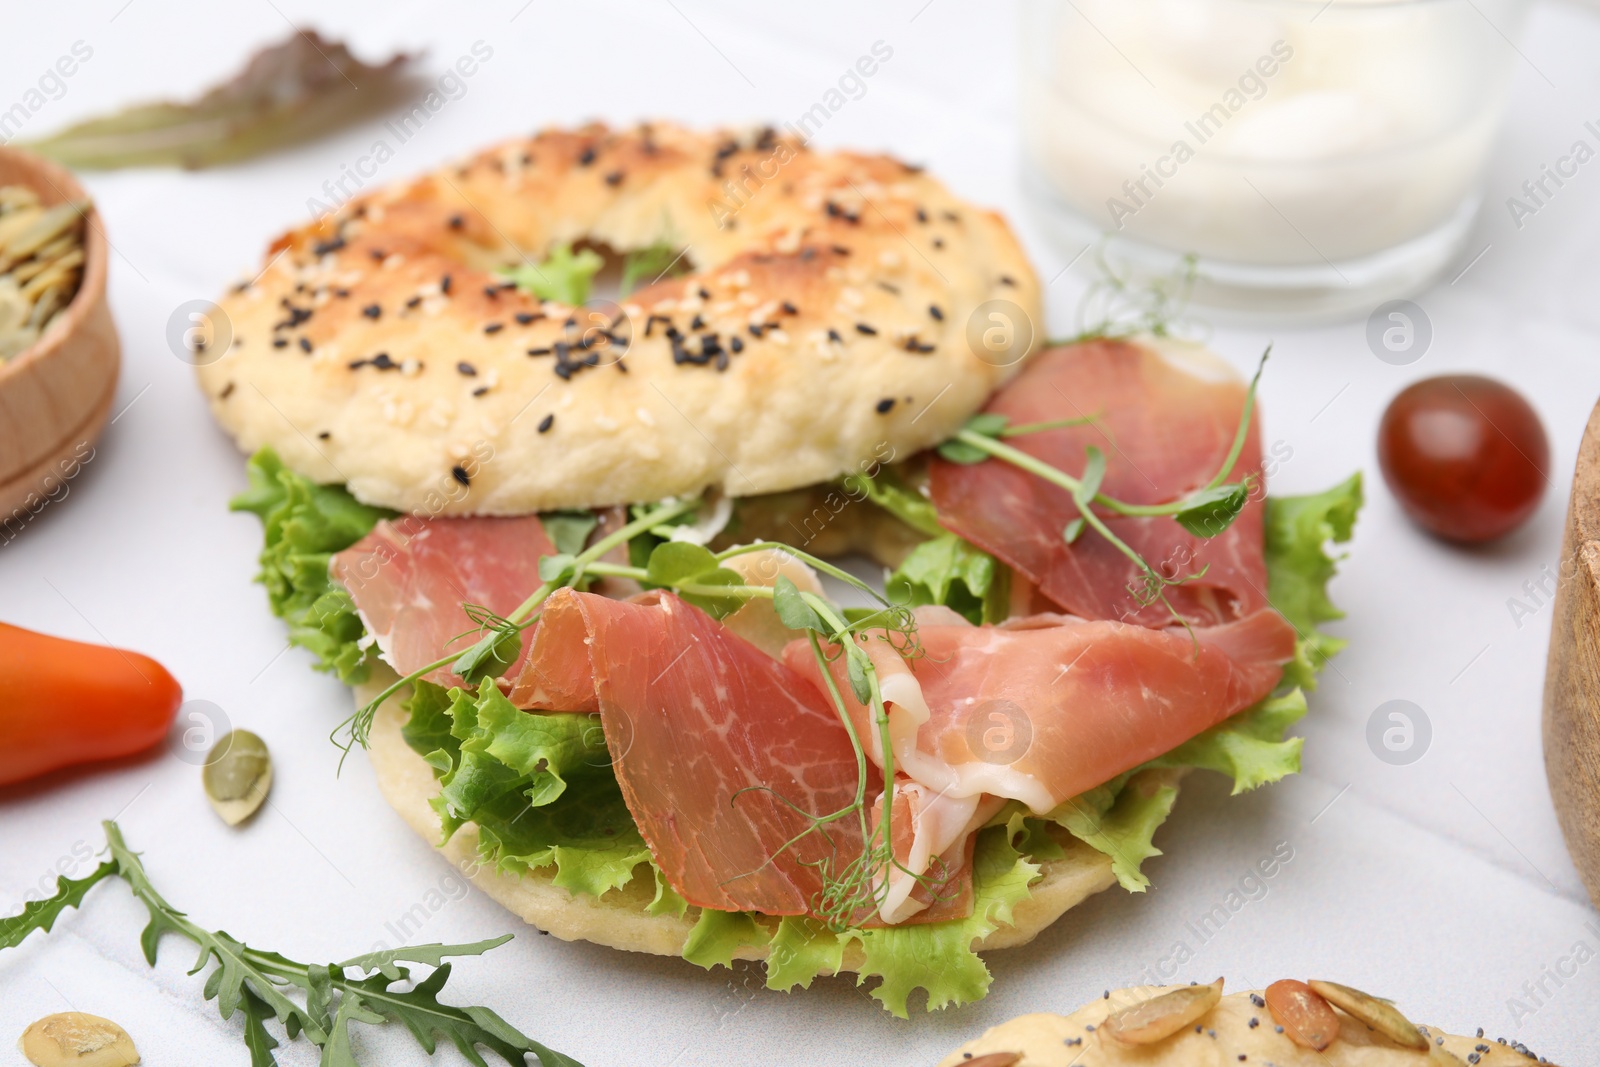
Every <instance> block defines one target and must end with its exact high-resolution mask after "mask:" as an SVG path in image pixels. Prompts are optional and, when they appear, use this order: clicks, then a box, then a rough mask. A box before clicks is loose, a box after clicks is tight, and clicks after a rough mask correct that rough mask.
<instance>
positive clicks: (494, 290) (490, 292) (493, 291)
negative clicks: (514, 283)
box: [483, 285, 501, 300]
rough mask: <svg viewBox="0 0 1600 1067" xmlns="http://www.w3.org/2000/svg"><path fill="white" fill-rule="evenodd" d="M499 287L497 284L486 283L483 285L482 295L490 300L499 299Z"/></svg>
mask: <svg viewBox="0 0 1600 1067" xmlns="http://www.w3.org/2000/svg"><path fill="white" fill-rule="evenodd" d="M500 288H501V287H500V286H498V285H486V286H484V287H483V295H484V296H486V297H488V298H489V299H490V300H499V299H500Z"/></svg>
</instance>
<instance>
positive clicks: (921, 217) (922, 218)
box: [917, 207, 928, 222]
mask: <svg viewBox="0 0 1600 1067" xmlns="http://www.w3.org/2000/svg"><path fill="white" fill-rule="evenodd" d="M917 221H918V222H927V221H928V213H927V212H926V211H924V210H922V209H921V208H920V207H919V208H917Z"/></svg>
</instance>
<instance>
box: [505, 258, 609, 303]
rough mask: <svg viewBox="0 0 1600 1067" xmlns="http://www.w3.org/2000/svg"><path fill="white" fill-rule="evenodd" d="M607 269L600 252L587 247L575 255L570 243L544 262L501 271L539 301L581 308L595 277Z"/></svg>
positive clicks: (506, 277)
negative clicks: (601, 269)
mask: <svg viewBox="0 0 1600 1067" xmlns="http://www.w3.org/2000/svg"><path fill="white" fill-rule="evenodd" d="M603 266H605V260H603V259H601V258H600V253H598V252H596V251H595V250H594V249H592V248H585V249H583V250H582V251H580V252H579V253H578V254H577V255H573V253H572V246H571V245H570V244H564V245H556V246H555V247H554V248H552V249H551V250H550V254H549V256H547V257H546V258H545V261H544V262H543V263H539V264H533V263H523V264H521V265H519V266H516V267H510V268H507V269H505V270H502V271H501V272H500V276H501V277H502V278H504V279H505V280H506V281H508V282H511V283H513V284H514V285H516V287H517V288H518V289H520V290H522V291H523V292H524V293H527V294H529V295H530V296H536V297H538V298H539V299H540V300H554V301H555V302H556V303H558V304H567V305H569V306H571V307H579V306H581V305H582V304H583V302H584V301H585V300H588V299H589V287H590V286H591V285H592V284H593V283H594V276H595V275H596V274H598V273H599V272H600V268H601V267H603Z"/></svg>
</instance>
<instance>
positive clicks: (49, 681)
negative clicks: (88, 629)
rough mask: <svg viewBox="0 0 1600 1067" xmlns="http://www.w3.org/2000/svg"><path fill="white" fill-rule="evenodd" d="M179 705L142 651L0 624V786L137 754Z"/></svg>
mask: <svg viewBox="0 0 1600 1067" xmlns="http://www.w3.org/2000/svg"><path fill="white" fill-rule="evenodd" d="M181 703H183V688H182V686H180V685H178V681H177V679H175V678H173V677H172V675H171V674H169V673H168V672H167V669H166V668H165V667H163V666H161V664H159V663H157V662H156V661H155V660H153V659H151V658H150V657H149V656H141V655H139V653H137V652H125V651H123V650H122V649H120V648H109V647H107V646H105V645H89V644H84V643H83V642H81V641H68V640H66V639H65V638H61V637H50V636H48V635H46V634H40V633H34V632H33V631H32V630H24V629H22V628H21V627H20V626H8V625H7V624H5V623H0V785H9V784H10V783H12V782H20V781H22V780H23V779H26V778H33V777H35V776H37V775H40V774H44V773H46V772H47V771H53V770H56V769H57V768H59V767H70V766H72V765H73V764H77V763H91V762H93V761H95V760H104V759H115V758H116V757H118V756H129V755H132V754H133V753H135V752H142V751H143V750H145V749H147V748H149V747H151V746H152V745H155V744H157V743H158V742H160V741H161V739H162V738H163V737H165V736H166V734H167V728H168V727H169V726H171V725H172V719H173V716H175V715H177V713H178V705H180V704H181Z"/></svg>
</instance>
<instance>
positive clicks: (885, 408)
mask: <svg viewBox="0 0 1600 1067" xmlns="http://www.w3.org/2000/svg"><path fill="white" fill-rule="evenodd" d="M875 407H876V408H877V412H878V414H879V415H887V414H889V412H891V411H893V410H894V397H892V396H886V397H884V398H883V399H882V400H880V401H878V403H877V404H876V405H875ZM1106 996H1107V997H1110V996H1111V993H1110V991H1109V990H1108V991H1107V992H1106Z"/></svg>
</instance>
